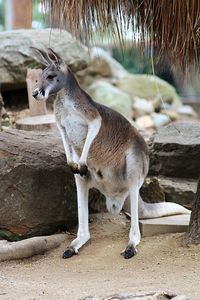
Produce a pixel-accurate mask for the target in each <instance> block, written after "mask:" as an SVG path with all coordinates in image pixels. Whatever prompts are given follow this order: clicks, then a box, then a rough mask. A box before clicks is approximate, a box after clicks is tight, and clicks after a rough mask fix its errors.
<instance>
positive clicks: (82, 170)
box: [69, 164, 88, 176]
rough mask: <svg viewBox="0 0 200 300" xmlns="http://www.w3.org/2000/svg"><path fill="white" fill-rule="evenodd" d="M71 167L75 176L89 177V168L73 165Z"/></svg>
mask: <svg viewBox="0 0 200 300" xmlns="http://www.w3.org/2000/svg"><path fill="white" fill-rule="evenodd" d="M69 167H70V169H71V171H72V172H73V173H74V174H80V175H81V176H83V175H87V172H88V167H87V166H86V165H80V166H79V165H78V164H72V165H69Z"/></svg>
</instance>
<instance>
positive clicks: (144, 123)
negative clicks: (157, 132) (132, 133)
mask: <svg viewBox="0 0 200 300" xmlns="http://www.w3.org/2000/svg"><path fill="white" fill-rule="evenodd" d="M136 125H137V126H138V128H139V129H144V128H145V129H147V128H152V127H154V122H153V119H152V117H151V116H148V115H147V116H142V117H139V118H137V120H136Z"/></svg>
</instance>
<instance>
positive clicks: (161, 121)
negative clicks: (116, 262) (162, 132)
mask: <svg viewBox="0 0 200 300" xmlns="http://www.w3.org/2000/svg"><path fill="white" fill-rule="evenodd" d="M151 116H152V119H153V123H154V126H155V128H158V127H160V126H164V125H167V124H169V123H170V117H169V116H167V115H164V114H160V113H158V114H157V113H153V114H152V115H151Z"/></svg>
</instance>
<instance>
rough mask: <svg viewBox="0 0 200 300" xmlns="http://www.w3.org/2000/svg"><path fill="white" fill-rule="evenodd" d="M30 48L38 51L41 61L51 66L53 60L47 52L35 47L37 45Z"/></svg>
mask: <svg viewBox="0 0 200 300" xmlns="http://www.w3.org/2000/svg"><path fill="white" fill-rule="evenodd" d="M30 49H32V50H33V51H34V52H36V53H37V54H39V55H38V58H39V60H40V62H41V63H42V64H43V65H45V66H49V65H50V64H51V60H50V58H49V56H48V55H47V53H46V52H44V51H42V50H40V49H38V48H35V47H30Z"/></svg>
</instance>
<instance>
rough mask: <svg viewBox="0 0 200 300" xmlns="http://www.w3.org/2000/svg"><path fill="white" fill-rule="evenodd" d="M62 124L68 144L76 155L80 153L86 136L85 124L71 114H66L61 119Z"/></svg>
mask: <svg viewBox="0 0 200 300" xmlns="http://www.w3.org/2000/svg"><path fill="white" fill-rule="evenodd" d="M62 125H63V126H64V127H65V130H66V133H67V136H68V138H69V142H70V145H71V146H72V147H73V148H74V150H75V151H76V153H77V154H78V155H81V152H82V149H83V146H84V143H85V139H86V136H87V131H88V127H87V125H86V124H85V123H84V122H83V121H82V120H80V119H78V118H75V117H73V116H67V117H66V118H65V119H64V120H63V121H62Z"/></svg>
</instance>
